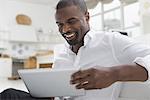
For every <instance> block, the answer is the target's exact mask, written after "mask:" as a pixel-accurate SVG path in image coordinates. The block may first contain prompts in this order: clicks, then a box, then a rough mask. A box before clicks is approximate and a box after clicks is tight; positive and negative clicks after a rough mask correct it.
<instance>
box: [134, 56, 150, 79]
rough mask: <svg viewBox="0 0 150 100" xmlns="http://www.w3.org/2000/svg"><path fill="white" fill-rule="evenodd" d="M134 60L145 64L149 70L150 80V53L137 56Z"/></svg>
mask: <svg viewBox="0 0 150 100" xmlns="http://www.w3.org/2000/svg"><path fill="white" fill-rule="evenodd" d="M134 62H135V63H137V64H139V65H141V66H143V67H144V68H145V69H146V70H147V71H148V76H149V77H148V81H150V55H147V56H145V57H137V58H136V59H135V60H134Z"/></svg>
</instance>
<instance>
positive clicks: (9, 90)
mask: <svg viewBox="0 0 150 100" xmlns="http://www.w3.org/2000/svg"><path fill="white" fill-rule="evenodd" d="M15 91H16V89H13V88H8V89H6V90H4V91H3V92H2V93H1V94H12V93H14V92H15Z"/></svg>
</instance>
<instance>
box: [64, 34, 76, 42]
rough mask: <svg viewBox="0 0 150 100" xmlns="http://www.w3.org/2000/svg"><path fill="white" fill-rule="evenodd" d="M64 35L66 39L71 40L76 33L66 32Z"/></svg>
mask: <svg viewBox="0 0 150 100" xmlns="http://www.w3.org/2000/svg"><path fill="white" fill-rule="evenodd" d="M64 36H65V38H66V39H67V40H73V39H74V38H75V37H76V33H75V32H71V33H68V34H64Z"/></svg>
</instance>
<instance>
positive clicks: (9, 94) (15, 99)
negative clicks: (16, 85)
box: [0, 88, 53, 100]
mask: <svg viewBox="0 0 150 100" xmlns="http://www.w3.org/2000/svg"><path fill="white" fill-rule="evenodd" d="M0 100H53V99H51V98H49V99H47V98H46V99H43V98H34V97H32V96H31V95H30V94H29V93H27V92H25V91H21V90H16V89H12V88H10V89H6V90H4V91H3V92H1V93H0Z"/></svg>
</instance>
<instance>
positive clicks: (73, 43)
mask: <svg viewBox="0 0 150 100" xmlns="http://www.w3.org/2000/svg"><path fill="white" fill-rule="evenodd" d="M67 42H68V44H69V45H76V44H78V42H76V41H67Z"/></svg>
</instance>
